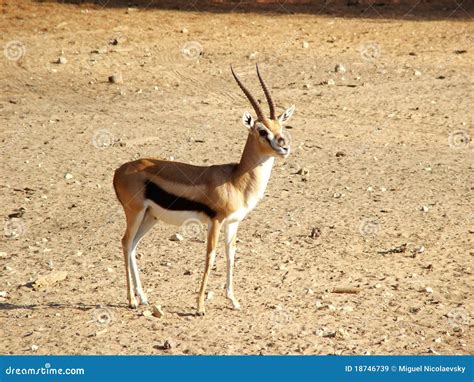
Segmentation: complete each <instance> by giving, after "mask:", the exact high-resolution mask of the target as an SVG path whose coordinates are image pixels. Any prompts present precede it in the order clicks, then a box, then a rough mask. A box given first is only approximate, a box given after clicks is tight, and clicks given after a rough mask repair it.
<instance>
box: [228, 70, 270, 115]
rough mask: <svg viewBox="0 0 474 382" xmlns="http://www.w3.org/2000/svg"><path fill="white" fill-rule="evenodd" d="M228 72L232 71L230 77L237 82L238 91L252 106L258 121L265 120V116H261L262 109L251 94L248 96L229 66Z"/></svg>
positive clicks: (248, 93) (246, 90)
mask: <svg viewBox="0 0 474 382" xmlns="http://www.w3.org/2000/svg"><path fill="white" fill-rule="evenodd" d="M230 70H231V71H232V75H233V76H234V78H235V81H237V85H239V87H240V89H242V91H243V92H244V94H245V95H246V96H247V98H248V100H249V101H250V103H251V104H252V107H253V109H254V110H255V113H257V117H258V119H260V120H262V121H263V120H266V119H267V118H266V117H265V114H263V111H262V108H261V107H260V105H259V104H258V102H257V100H256V99H255V98H254V96H253V95H252V94H250V91H249V90H248V89H247V88H246V87H245V86H244V84H243V83H242V82H241V81H240V79H239V77H237V74H235V72H234V68H233V67H232V65H231V66H230Z"/></svg>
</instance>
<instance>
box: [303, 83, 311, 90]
mask: <svg viewBox="0 0 474 382" xmlns="http://www.w3.org/2000/svg"><path fill="white" fill-rule="evenodd" d="M309 88H311V85H310V84H304V85H303V89H309Z"/></svg>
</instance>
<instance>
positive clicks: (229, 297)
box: [227, 296, 240, 310]
mask: <svg viewBox="0 0 474 382" xmlns="http://www.w3.org/2000/svg"><path fill="white" fill-rule="evenodd" d="M227 298H228V299H229V300H230V302H231V303H232V308H234V309H235V310H240V304H239V302H238V301H237V299H236V298H235V297H234V296H227Z"/></svg>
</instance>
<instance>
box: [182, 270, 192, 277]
mask: <svg viewBox="0 0 474 382" xmlns="http://www.w3.org/2000/svg"><path fill="white" fill-rule="evenodd" d="M192 274H193V271H190V270H189V269H187V270H185V271H184V275H185V276H191V275H192Z"/></svg>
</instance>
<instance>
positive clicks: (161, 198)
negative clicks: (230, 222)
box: [145, 182, 217, 218]
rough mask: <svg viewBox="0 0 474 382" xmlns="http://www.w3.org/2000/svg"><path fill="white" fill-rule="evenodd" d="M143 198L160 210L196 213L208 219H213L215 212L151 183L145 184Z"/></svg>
mask: <svg viewBox="0 0 474 382" xmlns="http://www.w3.org/2000/svg"><path fill="white" fill-rule="evenodd" d="M145 198H146V199H150V200H151V201H153V202H155V203H156V204H158V205H159V206H160V207H161V208H165V209H167V210H172V211H196V212H203V213H205V214H206V215H207V216H209V217H210V218H214V217H215V216H216V215H217V212H216V211H214V210H213V209H212V208H210V207H209V206H207V205H205V204H203V203H200V202H195V201H194V200H189V199H186V198H183V197H180V196H176V195H173V194H170V193H169V192H167V191H165V190H163V189H162V188H161V187H159V186H158V185H156V184H155V183H153V182H146V183H145Z"/></svg>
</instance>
